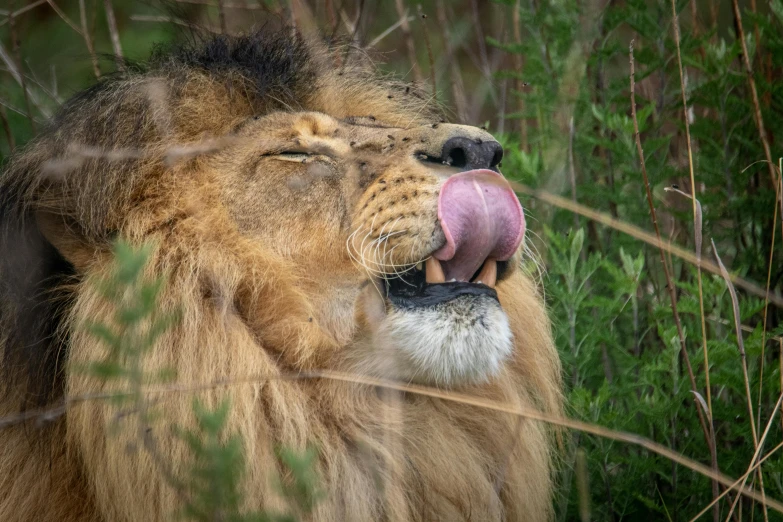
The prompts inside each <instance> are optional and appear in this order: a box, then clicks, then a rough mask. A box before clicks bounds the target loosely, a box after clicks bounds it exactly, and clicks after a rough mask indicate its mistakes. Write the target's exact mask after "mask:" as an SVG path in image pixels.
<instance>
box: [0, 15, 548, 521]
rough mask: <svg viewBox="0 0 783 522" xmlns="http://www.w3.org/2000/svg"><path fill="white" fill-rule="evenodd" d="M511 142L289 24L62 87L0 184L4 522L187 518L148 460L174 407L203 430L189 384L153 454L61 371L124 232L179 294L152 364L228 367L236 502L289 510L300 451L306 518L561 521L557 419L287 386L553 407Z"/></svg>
mask: <svg viewBox="0 0 783 522" xmlns="http://www.w3.org/2000/svg"><path fill="white" fill-rule="evenodd" d="M502 155H503V149H502V147H501V146H500V144H499V143H498V142H497V141H496V140H495V139H494V138H493V136H492V135H491V134H489V133H488V132H486V131H484V130H482V129H479V128H476V127H471V126H466V125H458V124H451V123H447V122H446V121H445V119H444V118H443V117H442V110H441V109H440V108H439V106H438V105H436V104H435V103H433V102H432V101H431V97H430V96H427V95H426V94H425V93H424V92H423V91H421V90H419V89H418V88H416V87H415V86H413V85H411V84H410V83H405V82H401V81H397V80H394V79H391V78H389V77H387V76H384V75H383V74H381V73H379V72H378V70H377V68H376V67H374V66H373V65H372V63H369V62H368V59H367V58H365V57H364V56H360V53H356V52H353V53H351V52H349V50H346V48H345V47H344V46H342V47H340V46H335V47H330V46H329V45H328V44H325V43H323V42H318V41H315V40H313V39H308V38H304V37H302V36H300V35H298V34H296V33H295V32H294V31H291V30H290V29H285V30H272V29H269V28H267V29H263V30H259V31H255V32H251V33H248V34H245V35H240V36H225V35H220V36H214V37H209V38H200V39H196V40H194V41H193V42H190V43H189V44H187V45H182V46H179V47H172V48H169V49H167V50H158V51H156V52H155V53H154V54H153V57H152V58H151V59H150V61H149V62H148V63H146V64H143V65H137V66H134V67H129V68H128V71H126V72H124V73H122V74H119V73H118V74H117V75H115V76H112V77H109V78H104V79H102V80H101V81H100V82H99V83H97V84H96V85H94V86H93V87H91V88H89V89H87V90H85V91H84V92H81V93H79V94H76V95H75V96H74V97H73V98H71V99H70V100H69V101H68V102H66V103H65V104H64V105H63V107H62V108H61V110H60V111H59V113H58V115H57V116H56V117H54V118H53V120H52V121H51V122H50V124H49V125H48V126H47V128H46V129H45V130H43V131H42V132H41V134H40V135H39V136H38V137H36V138H35V139H34V140H33V141H32V142H30V143H29V144H28V145H27V146H26V147H25V148H24V149H23V150H21V151H19V152H17V153H16V154H15V156H14V157H13V158H12V159H11V160H10V162H9V163H8V164H7V165H6V167H5V169H4V172H3V174H2V178H0V198H1V199H0V221H2V252H3V255H2V265H1V268H0V281H1V282H2V294H0V295H1V296H2V308H1V310H2V316H1V317H0V318H1V320H2V351H0V355H1V357H2V359H0V368H1V369H2V381H1V382H2V384H3V395H2V400H1V401H0V417H5V418H6V419H9V418H10V419H14V418H16V419H17V420H18V422H5V424H6V425H5V426H2V425H0V427H2V428H3V429H0V520H4V521H9V522H10V521H18V520H25V521H26V520H35V521H41V522H46V521H58V522H68V521H96V522H97V521H140V520H146V521H158V520H166V519H170V518H172V517H173V516H175V514H176V513H177V512H178V509H180V498H179V496H178V494H177V491H176V490H175V489H174V488H172V487H171V485H170V484H169V483H168V482H167V480H166V477H165V476H164V473H162V472H161V462H160V460H161V459H162V460H164V461H165V462H166V464H167V465H168V466H169V467H170V472H172V473H174V474H181V473H182V472H183V471H184V468H183V466H184V464H183V462H185V461H187V459H188V454H189V453H188V451H189V450H188V448H187V445H186V444H185V443H184V442H183V441H182V440H181V438H177V437H175V436H174V435H173V434H172V433H170V430H168V429H167V428H166V425H168V423H171V424H173V425H178V426H191V425H193V424H194V420H193V411H192V407H191V403H192V398H193V395H194V394H195V393H196V392H191V393H184V392H183V393H170V394H166V395H165V397H162V398H161V399H160V401H161V402H160V404H159V408H160V410H161V414H162V415H163V417H164V418H165V422H166V423H167V424H165V425H162V424H160V423H151V424H150V426H149V427H148V428H147V429H146V432H147V435H150V436H151V437H152V438H154V445H155V452H154V455H153V454H152V453H151V452H146V451H142V450H139V449H138V448H137V450H136V451H133V449H132V448H133V444H138V443H139V440H138V438H139V435H138V434H137V433H134V432H133V430H119V432H118V433H115V432H116V431H117V430H112V429H111V427H112V426H113V422H114V420H116V417H117V415H118V412H117V408H116V407H115V406H113V405H111V404H110V403H108V401H105V400H89V398H90V397H96V396H98V397H100V396H101V395H102V394H105V393H109V392H111V391H112V386H115V384H112V383H111V382H108V381H104V380H101V379H98V378H97V377H95V376H93V375H90V374H88V373H85V372H83V371H75V370H74V369H75V368H78V367H79V366H80V365H81V366H83V365H84V364H86V363H88V362H90V361H96V360H101V359H102V358H103V357H104V356H105V347H104V346H103V345H102V344H101V343H100V342H99V340H97V339H96V338H95V337H94V336H91V335H90V334H89V333H88V332H87V329H86V328H85V324H87V323H88V322H96V321H98V322H109V323H110V322H111V321H112V317H113V316H112V314H113V307H112V305H111V303H108V302H107V300H106V299H105V298H104V297H102V295H101V293H100V290H99V289H98V287H97V285H96V281H99V280H101V279H102V278H104V277H106V276H108V275H109V274H110V273H111V271H112V270H113V266H114V265H113V256H112V245H113V244H114V242H115V241H116V240H117V239H118V238H120V239H123V240H125V241H127V242H129V243H130V244H133V245H142V244H147V245H153V247H152V253H151V254H150V258H149V265H148V266H149V268H148V269H149V271H150V274H151V275H155V274H157V275H165V278H166V284H165V285H164V287H163V290H162V291H161V295H160V303H159V306H160V309H161V310H162V311H164V312H174V311H176V310H179V311H180V320H179V322H177V324H176V325H175V326H174V327H172V328H171V329H169V330H168V331H167V332H166V333H165V334H164V335H163V336H162V337H160V338H159V339H158V340H157V341H156V343H155V346H154V347H153V348H152V349H151V350H150V351H149V353H148V354H147V355H146V356H145V365H149V367H150V368H172V369H174V370H175V371H176V376H177V377H176V378H177V382H178V383H184V384H204V383H215V382H220V383H223V384H222V385H219V386H217V385H216V386H204V387H203V388H202V389H200V391H198V396H199V397H201V398H202V400H203V401H204V402H205V403H207V404H217V403H219V402H220V401H221V400H222V399H224V398H226V397H228V398H229V399H230V407H231V410H230V415H229V417H228V419H227V421H226V424H227V427H226V429H227V430H229V431H230V432H231V433H236V434H239V435H240V436H241V440H242V441H243V444H244V451H245V458H246V467H247V469H246V472H245V474H244V476H243V482H242V484H243V491H244V502H245V504H247V505H246V506H244V507H245V508H247V509H269V510H273V511H274V510H277V511H278V512H282V511H284V510H285V509H286V506H285V501H284V499H281V498H280V497H281V496H280V493H279V489H278V486H277V483H276V481H275V475H276V474H279V473H280V472H281V469H282V468H281V463H280V460H279V456H278V454H277V453H276V449H277V448H279V447H286V448H291V449H293V450H303V449H304V448H306V447H308V446H309V445H310V444H312V445H314V446H315V447H317V449H318V455H319V456H318V459H317V463H316V464H315V466H316V472H317V474H318V477H319V481H320V482H319V484H320V486H321V487H322V488H323V489H324V490H325V491H326V492H327V495H326V496H325V498H323V499H322V500H321V501H320V502H319V503H317V504H316V505H315V507H314V509H313V511H312V513H310V514H309V515H303V516H304V517H305V519H312V520H316V521H343V520H356V521H372V520H378V521H380V520H384V521H407V520H420V521H424V520H449V521H457V520H471V521H484V520H509V521H511V520H535V521H543V520H548V519H550V518H551V517H552V499H551V496H552V490H553V468H554V466H553V461H554V455H555V454H556V451H555V448H556V447H557V444H556V442H555V440H554V439H555V438H553V429H552V428H551V427H550V426H548V425H546V424H545V423H541V422H535V421H532V420H524V419H520V418H518V417H516V416H514V415H510V414H508V413H500V412H498V411H488V410H487V409H482V408H478V407H475V406H471V405H468V404H464V403H460V402H454V401H448V400H444V399H439V398H433V397H428V396H422V395H420V394H416V393H410V392H394V391H393V390H389V389H388V388H384V387H382V386H377V385H372V383H367V382H364V383H362V382H361V381H360V380H359V379H358V378H357V380H359V381H360V382H350V380H348V381H345V380H342V381H341V380H335V379H330V378H326V377H321V378H316V377H312V378H307V377H303V378H297V379H293V378H284V377H286V376H290V375H292V374H293V375H296V374H299V375H302V374H307V372H317V371H325V370H326V371H331V372H342V374H350V375H356V376H359V377H362V378H364V379H383V380H391V381H393V382H399V383H402V384H408V383H415V384H418V385H426V386H433V387H437V388H439V389H441V390H444V391H446V392H448V391H457V392H459V393H462V394H468V395H472V396H476V397H480V398H482V399H486V400H493V401H497V402H499V403H503V404H505V405H509V406H511V407H516V408H535V409H537V410H539V411H541V412H544V413H546V414H549V415H555V416H556V415H560V413H561V410H562V396H561V378H560V365H559V360H558V357H557V353H556V350H555V348H554V345H553V342H552V337H551V332H550V324H549V321H548V318H547V314H546V308H545V305H544V302H543V300H542V298H541V295H540V293H539V291H538V289H537V284H536V282H535V281H534V280H533V278H532V277H530V276H529V275H528V274H527V273H526V272H525V270H523V269H522V266H521V258H522V253H521V252H522V250H523V249H524V247H523V244H524V235H525V217H524V212H523V210H522V207H521V206H520V203H519V200H518V199H517V197H516V195H515V194H514V192H513V191H512V190H511V188H510V185H509V184H508V182H507V181H506V180H505V178H504V177H503V176H502V175H501V174H500V169H499V167H500V164H501V159H502ZM232 383H233V384H232ZM64 397H71V398H80V397H81V398H85V397H86V398H87V399H86V400H80V401H72V402H69V403H68V405H67V407H60V405H61V404H62V401H63V398H64ZM19 412H27V413H28V414H29V415H28V414H25V413H22V414H21V415H18V414H19ZM37 412H44V414H38V413H37ZM133 414H134V412H130V413H127V415H133ZM15 415H16V417H14V416H15ZM26 419H27V420H26ZM147 435H144V434H142V435H141V437H145V436H147Z"/></svg>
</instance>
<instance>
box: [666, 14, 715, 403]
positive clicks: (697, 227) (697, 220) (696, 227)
mask: <svg viewBox="0 0 783 522" xmlns="http://www.w3.org/2000/svg"><path fill="white" fill-rule="evenodd" d="M671 6H672V26H673V29H674V43H675V48H676V49H677V66H678V69H679V71H680V94H681V96H682V114H683V121H684V122H685V142H686V145H687V147H688V173H689V174H690V182H691V192H692V194H691V209H692V211H693V234H694V239H695V242H696V280H697V283H698V286H699V319H700V323H701V343H702V351H703V352H704V373H705V375H706V376H707V380H706V388H707V406H709V408H710V414H712V392H711V390H710V385H709V382H710V381H709V372H710V366H709V357H708V354H707V325H706V322H705V319H704V288H703V281H702V275H701V234H702V231H701V221H702V219H701V205H700V204H699V202H698V199H697V198H696V180H695V175H694V172H693V146H692V143H691V125H690V118H689V117H688V100H687V97H686V94H685V73H684V71H683V67H682V54H681V52H680V22H679V19H678V17H677V8H676V6H675V1H674V0H671Z"/></svg>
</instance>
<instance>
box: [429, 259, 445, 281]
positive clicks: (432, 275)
mask: <svg viewBox="0 0 783 522" xmlns="http://www.w3.org/2000/svg"><path fill="white" fill-rule="evenodd" d="M427 282H428V283H430V284H433V283H445V282H446V276H445V275H443V267H442V266H440V261H438V260H437V259H435V258H434V257H430V258H429V259H427Z"/></svg>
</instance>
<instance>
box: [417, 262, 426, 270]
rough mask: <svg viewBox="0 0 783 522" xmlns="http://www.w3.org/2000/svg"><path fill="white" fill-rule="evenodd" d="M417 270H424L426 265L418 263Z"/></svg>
mask: <svg viewBox="0 0 783 522" xmlns="http://www.w3.org/2000/svg"><path fill="white" fill-rule="evenodd" d="M416 270H424V263H423V262H422V261H419V262H418V263H416Z"/></svg>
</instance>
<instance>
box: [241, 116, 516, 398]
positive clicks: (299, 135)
mask: <svg viewBox="0 0 783 522" xmlns="http://www.w3.org/2000/svg"><path fill="white" fill-rule="evenodd" d="M270 124H273V125H274V126H275V127H277V128H279V129H281V132H280V136H281V137H280V140H279V141H274V140H272V144H266V146H267V147H269V148H270V149H271V152H270V153H268V154H262V155H261V156H260V158H261V159H258V157H259V156H258V151H257V148H258V146H255V147H252V148H251V149H250V150H252V153H251V152H246V153H245V154H247V155H248V156H249V157H250V158H252V157H253V156H254V155H255V157H256V160H255V161H253V160H252V159H248V160H244V159H242V158H243V155H242V154H240V155H239V157H240V159H239V161H241V162H247V163H252V164H253V165H254V168H255V169H256V170H257V171H258V172H259V173H260V174H256V173H252V172H251V173H245V174H244V177H243V178H242V179H243V181H242V182H241V183H239V184H238V186H237V187H236V188H235V189H233V190H229V194H228V198H227V199H228V203H229V204H228V206H229V207H230V208H233V209H234V210H233V212H232V213H233V215H234V216H235V219H236V220H237V221H238V223H239V224H240V228H243V229H245V230H244V231H245V233H247V234H249V235H251V236H252V237H256V238H258V239H260V242H262V243H264V244H265V245H271V246H272V247H273V248H274V249H275V250H277V251H278V253H279V254H281V255H282V256H284V257H286V258H289V259H292V260H294V261H295V262H296V264H297V265H298V266H299V271H300V272H301V274H302V275H303V277H302V280H303V281H304V283H303V284H307V285H310V286H311V289H312V290H314V291H310V292H307V293H308V294H309V295H310V296H311V302H312V304H313V306H314V312H315V318H316V320H317V322H318V324H319V326H320V327H322V328H324V329H325V330H327V331H329V333H330V335H331V336H332V337H333V338H334V339H335V340H337V342H338V344H340V345H342V346H343V347H344V359H343V362H344V364H343V366H349V367H350V368H349V369H350V370H352V371H360V372H363V373H365V374H371V375H373V376H377V377H383V378H393V379H401V380H405V381H415V382H421V383H427V384H436V385H439V386H458V385H462V384H473V383H480V382H486V381H487V380H489V379H491V378H492V377H493V376H495V375H496V374H497V373H498V372H499V371H500V370H501V368H502V367H503V363H504V362H505V361H506V359H507V358H508V357H509V356H510V355H511V352H512V348H513V335H512V333H511V327H510V325H509V319H508V317H507V315H506V313H505V311H504V310H503V307H502V305H501V303H500V301H499V299H498V295H497V292H496V289H495V287H496V285H502V284H503V280H505V279H507V278H508V277H514V266H515V264H516V263H517V261H518V257H517V256H515V252H516V251H517V249H518V246H519V244H520V243H521V241H522V237H523V234H524V226H525V225H524V216H523V213H522V208H521V207H520V205H519V202H518V200H517V199H516V196H515V195H514V194H513V192H512V191H511V189H510V187H509V186H508V183H507V182H506V181H505V179H504V178H503V177H502V176H501V175H500V174H499V173H498V172H497V170H496V168H497V164H498V163H499V161H500V155H501V154H502V149H500V146H499V145H498V144H497V142H496V141H495V140H494V138H492V136H491V135H489V134H487V133H486V132H484V131H481V130H480V129H477V128H475V127H467V126H459V125H446V124H436V125H426V126H418V127H414V128H411V129H407V128H401V127H396V126H394V125H392V124H388V123H382V122H380V121H378V120H376V119H374V118H373V119H369V120H365V119H358V118H352V119H348V120H337V119H334V118H331V117H329V116H326V115H323V114H318V113H300V114H290V113H289V114H277V115H270V116H268V117H266V118H263V119H262V120H260V121H258V122H254V123H252V124H250V125H249V128H248V129H247V130H245V131H244V134H245V135H247V136H253V132H254V131H253V128H254V127H256V126H258V127H260V128H268V127H269V125H270ZM251 141H252V140H251ZM227 156H229V157H231V158H232V159H231V161H237V159H236V158H237V155H236V152H235V151H229V152H228V153H227ZM451 163H455V164H453V165H452V164H451ZM490 169H491V170H490ZM314 172H315V174H314ZM261 175H263V176H264V177H266V178H267V179H266V180H265V183H264V184H263V185H260V184H259V185H256V184H255V181H254V177H258V176H261ZM269 177H274V178H277V179H276V180H275V181H274V182H273V183H268V181H269ZM248 178H249V179H250V181H249V183H248V181H247V180H248ZM269 187H276V188H274V189H272V190H270V189H269ZM324 207H327V208H329V207H331V208H335V209H339V211H338V212H336V213H335V215H331V214H324V212H323V208H324ZM292 228H293V229H294V230H296V231H300V232H299V233H293V234H292V232H291V230H292ZM280 231H285V232H284V233H281V232H280ZM300 237H301V240H299V238H300ZM306 238H317V240H315V241H313V240H312V239H311V240H309V241H308V240H307V239H306ZM324 238H341V239H340V240H339V241H328V242H327V246H324ZM314 295H319V296H320V297H312V296H314Z"/></svg>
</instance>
